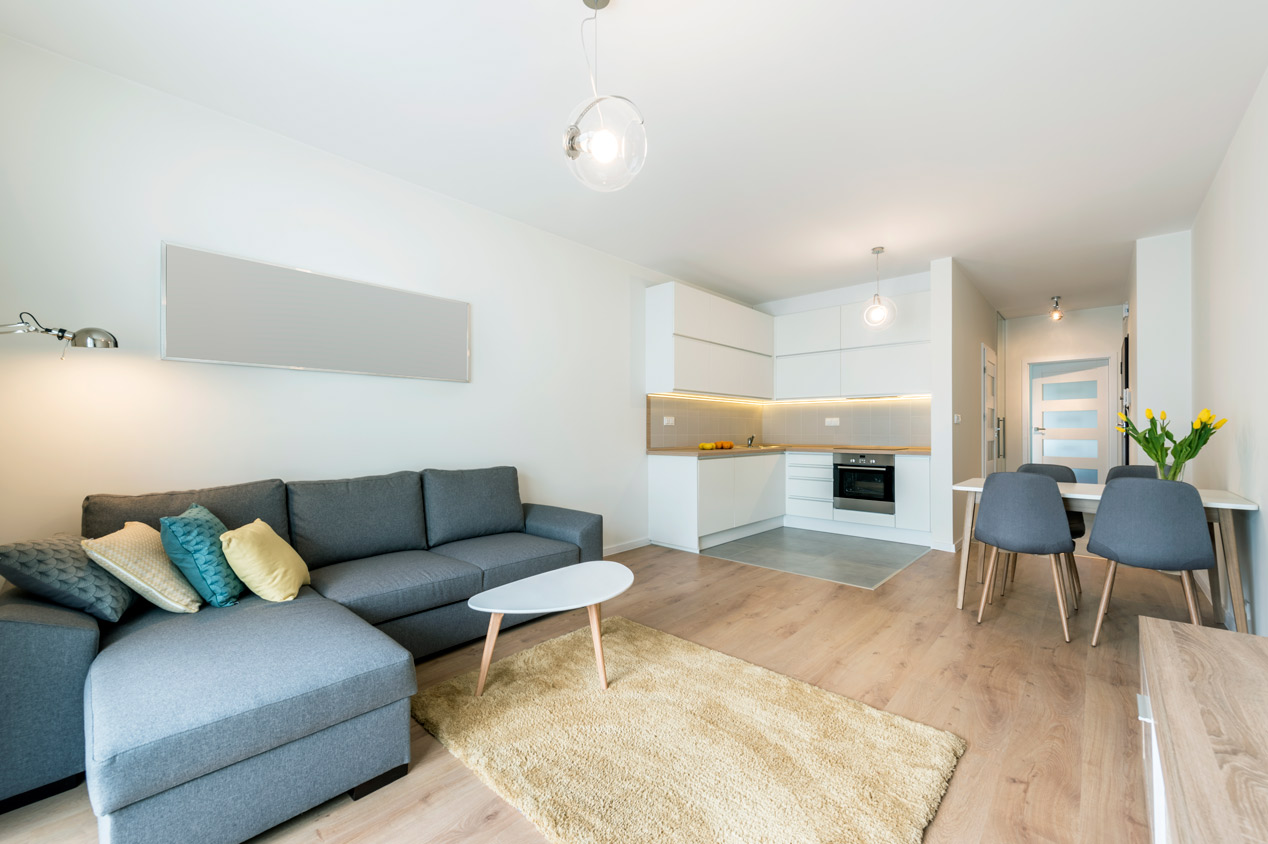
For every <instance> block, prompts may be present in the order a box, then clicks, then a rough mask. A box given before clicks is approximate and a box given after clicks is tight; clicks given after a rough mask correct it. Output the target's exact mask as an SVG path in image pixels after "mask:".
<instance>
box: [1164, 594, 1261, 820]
mask: <svg viewBox="0 0 1268 844" xmlns="http://www.w3.org/2000/svg"><path fill="white" fill-rule="evenodd" d="M1140 659H1141V667H1142V670H1143V672H1144V675H1145V681H1146V683H1147V684H1148V687H1149V702H1150V706H1151V708H1152V710H1153V719H1154V729H1155V731H1156V733H1157V737H1158V756H1159V758H1160V761H1161V763H1162V776H1163V782H1164V783H1165V785H1166V792H1167V810H1168V814H1169V815H1170V816H1171V824H1172V827H1173V829H1174V832H1175V840H1176V841H1181V842H1183V841H1193V842H1199V841H1201V842H1208V841H1220V842H1236V841H1245V842H1252V841H1255V842H1263V841H1268V639H1265V638H1261V637H1259V636H1252V635H1250V634H1247V633H1233V632H1231V631H1228V630H1218V629H1216V628H1213V627H1195V626H1193V625H1192V624H1183V623H1180V622H1176V621H1163V620H1162V619H1158V618H1144V617H1142V618H1141V619H1140Z"/></svg>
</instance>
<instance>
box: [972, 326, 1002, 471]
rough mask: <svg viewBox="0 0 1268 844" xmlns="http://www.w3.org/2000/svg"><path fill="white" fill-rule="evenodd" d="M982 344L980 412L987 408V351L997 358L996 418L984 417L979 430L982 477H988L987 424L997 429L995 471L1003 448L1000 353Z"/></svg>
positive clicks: (997, 468)
mask: <svg viewBox="0 0 1268 844" xmlns="http://www.w3.org/2000/svg"><path fill="white" fill-rule="evenodd" d="M981 346H982V386H981V389H980V391H979V393H980V394H979V396H978V411H979V414H980V412H981V411H982V410H984V409H985V408H986V353H987V352H990V354H991V357H993V358H995V418H994V419H986V418H985V417H983V418H982V420H981V423H982V424H981V430H980V431H979V432H978V448H979V450H980V451H981V457H982V461H981V462H982V477H986V429H987V426H990V427H992V428H994V429H995V439H994V443H995V460H994V462H995V471H997V472H998V471H999V459H1000V458H999V454H1000V450H1001V449H1000V447H999V446H1000V443H999V421H998V420H999V416H1000V413H999V410H1000V408H999V353H998V352H996V351H995V350H994V349H992V348H991V347H990V346H988V345H986V344H985V343H982V344H981Z"/></svg>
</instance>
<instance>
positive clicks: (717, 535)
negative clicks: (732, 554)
mask: <svg viewBox="0 0 1268 844" xmlns="http://www.w3.org/2000/svg"><path fill="white" fill-rule="evenodd" d="M647 467H648V468H647V497H648V508H647V510H648V538H649V539H650V540H651V541H652V542H654V543H656V544H658V545H668V546H669V547H671V548H680V549H683V550H686V551H698V550H700V549H701V548H702V547H707V545H710V544H712V545H716V544H718V543H719V542H726V541H730V540H731V539H737V538H739V537H740V536H742V535H745V533H744V532H745V530H747V529H749V528H750V527H751V528H752V529H751V530H750V531H749V532H750V533H757V532H760V531H762V530H770V529H771V528H773V527H778V526H779V523H778V521H774V520H779V519H782V517H783V515H784V455H782V454H752V453H748V454H742V455H736V456H734V457H709V458H704V459H701V458H699V457H697V456H695V455H649V456H648V458H647ZM702 537H714V541H706V542H704V543H702V542H701V539H702Z"/></svg>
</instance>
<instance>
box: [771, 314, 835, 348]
mask: <svg viewBox="0 0 1268 844" xmlns="http://www.w3.org/2000/svg"><path fill="white" fill-rule="evenodd" d="M840 342H841V308H839V307H836V308H819V309H818V310H814V311H802V312H801V313H798V314H784V315H783V316H777V317H775V354H777V355H801V354H806V353H807V352H832V351H836V350H837V349H840V348H842V346H841V345H840Z"/></svg>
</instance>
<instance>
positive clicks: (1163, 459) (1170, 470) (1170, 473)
mask: <svg viewBox="0 0 1268 844" xmlns="http://www.w3.org/2000/svg"><path fill="white" fill-rule="evenodd" d="M1118 418H1119V419H1121V420H1122V421H1123V424H1122V425H1119V426H1118V430H1119V431H1122V432H1124V433H1126V434H1127V436H1129V437H1131V438H1132V439H1133V440H1135V441H1136V444H1137V445H1139V446H1140V450H1141V451H1143V452H1144V453H1145V454H1146V455H1147V456H1148V457H1149V459H1150V460H1152V461H1153V462H1154V463H1156V464H1158V477H1160V478H1162V479H1164V480H1168V481H1178V480H1180V478H1181V477H1182V476H1183V475H1184V464H1186V463H1188V462H1189V461H1190V460H1192V459H1193V458H1194V457H1197V456H1198V452H1199V451H1201V450H1202V447H1203V446H1204V445H1206V444H1207V442H1208V441H1209V440H1210V439H1211V437H1212V436H1214V434H1215V432H1216V431H1218V430H1219V429H1220V428H1223V427H1224V423H1225V422H1227V421H1228V420H1227V419H1221V420H1220V421H1218V422H1216V421H1215V414H1213V413H1211V411H1210V410H1207V409H1203V411H1202V412H1201V413H1200V414H1198V418H1197V419H1195V420H1193V428H1192V430H1190V431H1189V433H1188V434H1187V435H1186V436H1185V438H1184V439H1182V440H1177V439H1176V436H1175V434H1173V433H1171V431H1170V430H1168V427H1169V425H1168V423H1167V411H1165V410H1164V411H1163V412H1162V413H1161V415H1160V416H1158V417H1155V416H1154V412H1153V410H1150V409H1148V408H1146V409H1145V418H1146V419H1148V420H1149V427H1148V428H1145V429H1144V430H1141V429H1140V428H1137V427H1136V423H1135V422H1133V421H1131V419H1128V418H1127V416H1125V415H1124V414H1122V413H1120V414H1118ZM1168 458H1169V459H1168Z"/></svg>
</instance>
